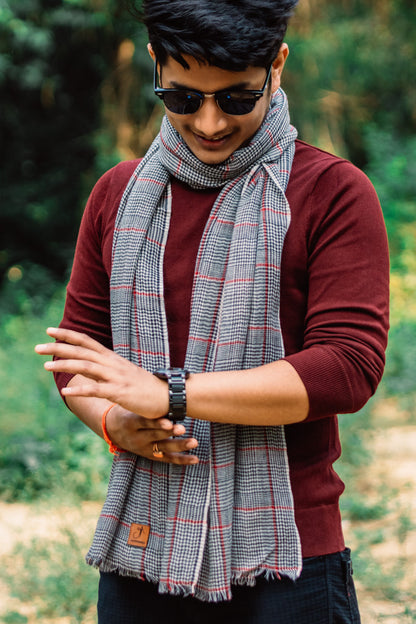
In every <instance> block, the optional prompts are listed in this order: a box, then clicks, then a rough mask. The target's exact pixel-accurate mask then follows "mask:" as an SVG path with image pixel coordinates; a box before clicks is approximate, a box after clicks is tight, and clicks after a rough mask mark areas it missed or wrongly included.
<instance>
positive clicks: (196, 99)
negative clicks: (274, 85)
mask: <svg viewBox="0 0 416 624" xmlns="http://www.w3.org/2000/svg"><path fill="white" fill-rule="evenodd" d="M271 71H272V65H270V67H269V69H268V72H267V76H266V80H265V81H264V85H263V87H262V88H261V89H242V90H241V91H238V90H236V91H233V90H232V89H224V90H222V91H216V92H215V93H203V92H202V91H195V90H194V89H162V87H158V86H157V63H155V67H154V74H153V89H154V92H155V94H156V95H157V96H158V97H159V98H160V99H161V100H163V103H164V104H165V106H166V108H167V109H168V110H170V111H171V113H176V114H177V115H192V114H193V113H196V112H197V110H198V109H199V108H200V107H201V106H202V102H203V101H204V99H205V98H209V97H213V98H215V101H216V103H217V105H218V106H219V108H220V109H221V110H222V111H223V113H226V114H227V115H248V113H251V111H252V110H253V109H254V107H255V105H256V103H257V100H259V99H260V98H261V97H262V96H263V95H264V92H265V90H266V87H267V83H268V82H269V78H270V74H271Z"/></svg>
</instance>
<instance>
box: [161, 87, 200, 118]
mask: <svg viewBox="0 0 416 624" xmlns="http://www.w3.org/2000/svg"><path fill="white" fill-rule="evenodd" d="M163 101H164V103H165V106H166V108H168V109H169V110H170V111H171V112H172V113H176V114H178V115H192V114H193V113H196V111H197V110H198V108H199V106H200V103H201V98H200V97H199V96H198V94H197V93H189V92H187V91H172V92H171V93H164V94H163Z"/></svg>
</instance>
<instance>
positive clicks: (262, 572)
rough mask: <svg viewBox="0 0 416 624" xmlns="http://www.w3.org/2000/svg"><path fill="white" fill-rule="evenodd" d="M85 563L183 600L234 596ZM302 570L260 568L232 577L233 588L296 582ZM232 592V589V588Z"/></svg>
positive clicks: (109, 565) (90, 561) (224, 599)
mask: <svg viewBox="0 0 416 624" xmlns="http://www.w3.org/2000/svg"><path fill="white" fill-rule="evenodd" d="M85 561H86V562H87V564H88V565H90V566H92V567H94V568H96V569H98V570H100V572H106V573H112V572H116V573H117V574H119V575H120V576H125V577H129V578H136V579H137V580H141V581H143V582H145V583H146V582H148V583H152V584H153V585H157V586H158V591H159V594H169V595H170V596H182V597H183V598H187V597H193V598H196V599H197V600H201V601H202V602H227V601H229V600H231V598H232V594H231V595H230V594H229V593H228V592H227V590H225V589H221V590H220V589H219V590H206V589H201V588H200V587H192V586H190V585H183V584H181V583H169V584H168V583H165V582H162V581H159V579H158V578H156V577H153V576H152V575H149V574H145V575H144V579H143V578H142V577H138V576H137V574H134V573H132V571H131V570H130V569H128V568H123V567H121V566H119V565H114V564H112V563H110V562H104V561H102V559H100V558H98V559H94V558H93V557H89V556H86V557H85ZM301 571H302V569H301V568H299V569H296V570H293V571H290V573H287V572H285V573H284V574H283V573H279V572H278V571H277V570H270V568H266V569H265V568H258V569H257V570H253V571H251V572H250V574H244V573H241V572H239V573H234V574H232V575H231V586H232V585H237V586H239V587H255V586H256V584H257V580H258V578H259V577H260V576H261V577H262V578H264V579H265V580H266V581H268V582H275V581H281V580H282V576H286V577H288V578H290V580H291V581H293V582H295V581H296V579H297V578H298V577H299V576H300V573H301ZM231 590H232V587H231Z"/></svg>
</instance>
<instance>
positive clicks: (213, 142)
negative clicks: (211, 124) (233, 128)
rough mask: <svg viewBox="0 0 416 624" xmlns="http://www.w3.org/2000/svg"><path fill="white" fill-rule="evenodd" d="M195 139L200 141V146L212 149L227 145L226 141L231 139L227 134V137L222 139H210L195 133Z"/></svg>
mask: <svg viewBox="0 0 416 624" xmlns="http://www.w3.org/2000/svg"><path fill="white" fill-rule="evenodd" d="M194 137H195V139H196V140H197V141H198V143H200V145H202V146H203V147H208V148H209V147H210V148H214V149H215V148H219V147H222V146H223V145H224V143H226V141H227V140H228V139H229V137H230V135H229V134H226V135H225V136H222V137H212V138H210V139H208V138H206V137H203V136H201V135H200V134H195V133H194Z"/></svg>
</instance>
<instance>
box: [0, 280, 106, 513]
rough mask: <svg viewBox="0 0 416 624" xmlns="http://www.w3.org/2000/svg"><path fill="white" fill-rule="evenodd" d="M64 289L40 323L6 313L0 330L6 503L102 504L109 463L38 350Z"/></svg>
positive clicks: (1, 466) (0, 472) (0, 478)
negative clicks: (69, 405)
mask: <svg viewBox="0 0 416 624" xmlns="http://www.w3.org/2000/svg"><path fill="white" fill-rule="evenodd" d="M63 302H64V298H63V292H62V289H60V291H59V292H58V293H56V294H55V296H54V297H53V299H52V300H51V301H50V302H49V303H48V304H46V303H45V301H44V310H43V312H42V313H40V314H38V315H35V314H33V313H32V310H31V308H30V306H28V307H27V310H26V311H25V312H22V313H21V314H19V315H11V314H10V315H9V314H5V313H3V315H2V324H1V327H0V395H1V406H0V422H1V430H2V440H3V444H2V445H1V447H0V498H1V499H2V500H4V501H9V502H12V501H18V500H19V501H32V500H36V499H42V498H43V499H45V498H46V499H49V498H50V497H51V496H52V497H53V496H54V497H56V498H57V499H59V498H62V499H63V500H65V501H67V502H68V501H69V500H76V499H82V500H89V499H94V500H97V499H100V498H102V497H103V496H104V494H105V491H106V485H107V481H108V474H109V468H110V466H111V456H110V454H109V453H108V451H107V447H106V445H105V443H104V442H103V441H102V440H101V439H100V438H98V437H97V436H92V435H91V432H90V431H89V430H88V429H87V428H86V427H85V426H84V425H83V424H82V423H81V422H80V421H78V419H77V418H74V416H73V414H71V412H70V411H69V410H68V409H67V408H66V407H65V405H64V402H63V401H62V399H61V397H60V396H59V395H58V392H57V390H56V387H55V385H54V382H53V377H52V375H50V374H46V373H45V371H44V369H43V367H42V362H41V359H40V358H39V356H38V355H37V354H36V353H35V352H34V345H35V344H37V343H38V342H43V341H45V340H47V339H48V338H47V336H46V334H45V328H46V327H47V326H49V325H53V324H56V320H57V319H59V318H60V316H61V315H62V308H63Z"/></svg>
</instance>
